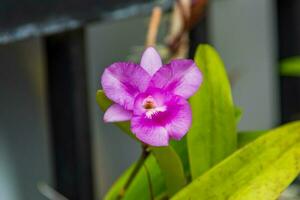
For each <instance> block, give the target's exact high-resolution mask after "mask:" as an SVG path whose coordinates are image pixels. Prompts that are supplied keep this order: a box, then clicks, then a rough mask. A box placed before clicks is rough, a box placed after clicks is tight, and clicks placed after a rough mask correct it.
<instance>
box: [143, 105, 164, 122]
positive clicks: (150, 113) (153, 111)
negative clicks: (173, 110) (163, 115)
mask: <svg viewBox="0 0 300 200" xmlns="http://www.w3.org/2000/svg"><path fill="white" fill-rule="evenodd" d="M166 110H167V107H166V106H159V107H156V108H152V109H148V110H147V112H146V116H147V117H148V118H149V119H152V117H153V116H154V115H155V114H157V113H159V112H165V111H166Z"/></svg>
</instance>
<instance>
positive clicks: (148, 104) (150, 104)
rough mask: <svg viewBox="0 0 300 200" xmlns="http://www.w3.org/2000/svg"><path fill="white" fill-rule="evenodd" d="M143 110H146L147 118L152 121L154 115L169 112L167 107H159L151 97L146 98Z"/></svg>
mask: <svg viewBox="0 0 300 200" xmlns="http://www.w3.org/2000/svg"><path fill="white" fill-rule="evenodd" d="M142 104H143V108H144V109H145V110H146V112H145V114H146V117H147V118H149V119H152V117H153V116H154V115H156V114H157V113H159V112H165V111H166V110H167V107H166V106H164V105H163V106H157V103H156V102H155V99H154V98H153V97H152V96H151V95H150V96H148V97H146V98H145V99H144V101H143V103H142Z"/></svg>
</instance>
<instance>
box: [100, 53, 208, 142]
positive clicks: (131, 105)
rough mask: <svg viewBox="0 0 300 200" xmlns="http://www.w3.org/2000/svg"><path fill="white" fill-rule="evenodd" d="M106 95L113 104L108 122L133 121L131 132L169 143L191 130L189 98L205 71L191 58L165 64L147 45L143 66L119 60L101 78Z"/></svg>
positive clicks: (108, 113)
mask: <svg viewBox="0 0 300 200" xmlns="http://www.w3.org/2000/svg"><path fill="white" fill-rule="evenodd" d="M101 83H102V87H103V90H104V93H105V95H106V96H107V97H108V98H109V99H111V100H112V101H113V102H114V104H113V105H111V106H110V107H109V108H108V109H107V110H106V112H105V114H104V121H105V122H119V121H128V120H130V121H131V131H132V133H133V134H135V135H136V137H137V138H138V139H139V140H141V141H142V142H144V143H146V144H148V145H151V146H167V145H168V144H169V140H170V139H174V140H180V139H181V138H182V137H183V136H184V135H185V134H186V133H187V132H188V130H189V128H190V126H191V122H192V112H191V108H190V106H189V103H188V101H187V99H188V98H189V97H190V96H192V95H193V94H194V93H195V92H196V91H197V90H198V88H199V87H200V85H201V83H202V74H201V72H200V71H199V69H198V67H197V66H196V65H195V63H194V62H193V61H192V60H188V59H177V60H172V61H171V62H170V63H169V64H166V65H163V64H162V61H161V58H160V55H159V54H158V52H157V51H156V50H155V49H154V48H153V47H149V48H147V49H146V50H145V51H144V53H143V55H142V58H141V63H140V65H138V64H135V63H131V62H116V63H113V64H112V65H110V66H109V67H107V68H106V69H105V71H104V73H103V75H102V79H101Z"/></svg>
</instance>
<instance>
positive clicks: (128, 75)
mask: <svg viewBox="0 0 300 200" xmlns="http://www.w3.org/2000/svg"><path fill="white" fill-rule="evenodd" d="M150 79H151V77H150V75H149V74H148V73H147V72H146V71H145V70H144V69H143V68H142V67H140V66H139V65H137V64H134V63H130V62H117V63H114V64H112V65H110V66H109V67H108V68H106V69H105V71H104V73H103V75H102V78H101V83H102V87H103V90H104V92H105V95H106V96H107V97H108V98H109V99H111V100H112V101H114V102H115V103H118V104H119V105H121V106H123V107H124V108H125V109H126V110H132V108H133V103H134V98H135V96H136V95H137V94H138V93H140V92H143V91H145V90H146V89H147V87H148V85H149V82H150Z"/></svg>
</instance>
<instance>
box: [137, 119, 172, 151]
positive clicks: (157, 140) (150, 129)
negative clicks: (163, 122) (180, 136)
mask: <svg viewBox="0 0 300 200" xmlns="http://www.w3.org/2000/svg"><path fill="white" fill-rule="evenodd" d="M131 131H132V132H133V133H135V135H136V137H137V138H138V139H139V140H141V141H142V142H144V143H146V144H148V145H151V146H168V145H169V135H168V132H167V130H166V129H165V128H164V127H162V126H155V125H150V124H147V125H145V124H144V122H143V119H142V118H140V117H137V116H136V117H133V118H132V120H131Z"/></svg>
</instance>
